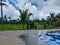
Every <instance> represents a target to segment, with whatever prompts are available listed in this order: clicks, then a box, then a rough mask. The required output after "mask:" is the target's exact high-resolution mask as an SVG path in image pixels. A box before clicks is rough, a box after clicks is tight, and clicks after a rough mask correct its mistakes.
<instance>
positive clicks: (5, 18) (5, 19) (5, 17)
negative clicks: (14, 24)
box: [3, 15, 7, 23]
mask: <svg viewBox="0 0 60 45" xmlns="http://www.w3.org/2000/svg"><path fill="white" fill-rule="evenodd" d="M3 20H4V22H5V23H7V16H6V15H5V16H4V19H3Z"/></svg>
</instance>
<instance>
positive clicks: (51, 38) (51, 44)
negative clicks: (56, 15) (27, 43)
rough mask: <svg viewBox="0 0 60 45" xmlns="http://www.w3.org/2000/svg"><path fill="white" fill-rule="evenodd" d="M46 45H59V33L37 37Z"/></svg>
mask: <svg viewBox="0 0 60 45" xmlns="http://www.w3.org/2000/svg"><path fill="white" fill-rule="evenodd" d="M39 38H40V40H42V41H44V42H45V43H47V45H60V32H54V33H47V34H43V35H40V36H39Z"/></svg>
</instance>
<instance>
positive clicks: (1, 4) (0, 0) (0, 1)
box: [0, 0, 7, 30]
mask: <svg viewBox="0 0 60 45" xmlns="http://www.w3.org/2000/svg"><path fill="white" fill-rule="evenodd" d="M3 5H5V6H7V4H5V3H2V0H0V6H1V22H2V30H3V27H4V26H3V8H2V6H3Z"/></svg>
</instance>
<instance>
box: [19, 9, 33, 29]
mask: <svg viewBox="0 0 60 45" xmlns="http://www.w3.org/2000/svg"><path fill="white" fill-rule="evenodd" d="M19 12H20V19H21V22H22V23H23V29H24V22H27V29H28V27H29V24H28V20H29V17H30V16H31V15H33V14H32V13H29V14H28V9H26V10H19Z"/></svg>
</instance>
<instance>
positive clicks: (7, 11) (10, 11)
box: [0, 2, 19, 19]
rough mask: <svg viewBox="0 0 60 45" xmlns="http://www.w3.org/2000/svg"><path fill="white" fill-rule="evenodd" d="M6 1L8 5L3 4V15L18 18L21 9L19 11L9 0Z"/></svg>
mask: <svg viewBox="0 0 60 45" xmlns="http://www.w3.org/2000/svg"><path fill="white" fill-rule="evenodd" d="M4 3H6V4H7V6H3V15H7V17H9V16H11V17H12V19H17V18H18V17H19V11H17V10H16V9H15V7H13V6H12V5H11V4H9V3H7V2H4ZM0 9H1V8H0Z"/></svg>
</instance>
